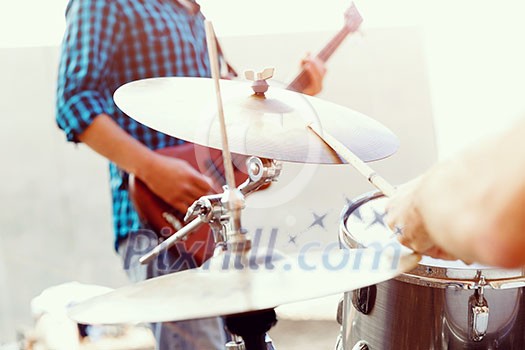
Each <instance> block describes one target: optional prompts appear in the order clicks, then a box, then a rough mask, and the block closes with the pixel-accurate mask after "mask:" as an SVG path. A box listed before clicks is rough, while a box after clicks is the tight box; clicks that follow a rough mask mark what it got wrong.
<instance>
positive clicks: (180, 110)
mask: <svg viewBox="0 0 525 350" xmlns="http://www.w3.org/2000/svg"><path fill="white" fill-rule="evenodd" d="M220 85H221V94H222V99H223V103H224V112H225V119H226V125H227V132H228V138H229V145H230V150H231V152H234V153H239V154H244V155H250V156H258V157H262V158H269V159H275V160H283V161H290V162H301V163H320V164H322V163H326V164H331V163H340V162H341V161H340V159H339V158H338V157H337V156H336V155H335V154H334V152H333V151H332V150H331V149H330V147H328V146H326V145H325V144H324V143H323V142H322V141H321V140H320V139H319V138H318V137H317V136H315V135H313V134H312V133H311V132H310V131H309V130H307V128H306V126H307V125H309V124H311V123H314V124H315V125H318V126H319V127H320V128H321V129H324V130H326V131H328V132H329V133H330V134H331V135H333V136H334V137H336V138H337V139H338V140H340V141H341V142H342V143H343V144H344V145H345V146H346V147H348V148H349V149H350V150H351V151H352V152H354V153H355V154H356V155H357V156H358V157H359V158H360V159H362V160H363V161H372V160H377V159H381V158H385V157H388V156H390V155H392V154H393V153H394V152H395V151H396V150H397V148H398V146H399V142H398V139H397V137H396V136H395V135H394V134H393V133H392V132H391V131H390V130H389V129H387V128H386V127H385V126H383V125H381V124H380V123H378V122H377V121H375V120H373V119H371V118H369V117H367V116H365V115H363V114H361V113H359V112H356V111H353V110H351V109H349V108H346V107H342V106H339V105H337V104H334V103H331V102H328V101H324V100H321V99H319V98H315V97H311V96H306V95H303V94H300V93H297V92H293V91H289V90H286V89H282V88H277V87H274V86H271V87H270V89H269V90H268V92H266V98H261V97H257V96H254V95H253V91H252V89H251V86H250V84H249V83H248V82H239V81H229V80H221V82H220ZM114 99H115V103H116V104H117V106H118V107H119V108H120V109H121V110H122V111H123V112H124V113H126V114H127V115H129V116H130V117H132V118H134V119H136V120H137V121H139V122H140V123H142V124H145V125H147V126H149V127H151V128H153V129H155V130H158V131H161V132H163V133H166V134H168V135H171V136H174V137H177V138H179V139H183V140H186V141H189V142H193V143H196V144H199V145H203V146H208V147H211V148H217V149H222V145H221V136H220V126H219V120H218V116H217V104H216V92H215V90H214V85H213V81H212V80H211V79H208V78H185V77H166V78H151V79H144V80H138V81H134V82H131V83H128V84H125V85H123V86H121V87H120V88H119V89H117V91H116V92H115V95H114Z"/></svg>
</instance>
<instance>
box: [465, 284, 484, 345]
mask: <svg viewBox="0 0 525 350" xmlns="http://www.w3.org/2000/svg"><path fill="white" fill-rule="evenodd" d="M486 284H487V283H486V281H485V277H483V276H481V277H480V281H479V283H478V285H479V287H478V288H476V290H475V291H474V294H473V295H472V296H471V297H470V298H469V308H468V309H469V329H470V332H471V334H470V338H471V339H472V340H473V341H481V340H483V338H484V337H485V335H486V334H487V330H488V326H489V305H488V303H487V300H486V299H485V297H484V296H483V289H484V287H485V285H486Z"/></svg>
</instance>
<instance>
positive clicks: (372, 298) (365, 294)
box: [352, 285, 377, 315]
mask: <svg viewBox="0 0 525 350" xmlns="http://www.w3.org/2000/svg"><path fill="white" fill-rule="evenodd" d="M376 294H377V287H376V285H371V286H368V287H364V288H359V289H356V290H354V291H353V292H352V305H354V307H355V309H356V310H357V311H359V312H360V313H362V314H363V315H368V314H370V313H371V312H372V309H373V308H374V305H375V302H376Z"/></svg>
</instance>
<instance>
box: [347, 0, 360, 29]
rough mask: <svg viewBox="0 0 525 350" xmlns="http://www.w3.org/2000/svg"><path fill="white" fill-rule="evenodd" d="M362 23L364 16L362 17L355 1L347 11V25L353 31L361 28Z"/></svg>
mask: <svg viewBox="0 0 525 350" xmlns="http://www.w3.org/2000/svg"><path fill="white" fill-rule="evenodd" d="M361 23H363V17H361V14H360V13H359V10H358V9H357V7H356V6H355V3H354V2H352V5H350V7H349V8H348V9H347V10H346V11H345V26H346V27H347V28H348V29H349V30H350V32H351V33H353V32H355V31H356V30H358V29H359V26H360V25H361Z"/></svg>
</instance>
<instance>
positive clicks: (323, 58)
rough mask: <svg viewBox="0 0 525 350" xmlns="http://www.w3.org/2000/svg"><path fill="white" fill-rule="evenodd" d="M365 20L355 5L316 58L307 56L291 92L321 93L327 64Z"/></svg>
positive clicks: (291, 84)
mask: <svg viewBox="0 0 525 350" xmlns="http://www.w3.org/2000/svg"><path fill="white" fill-rule="evenodd" d="M362 22H363V18H362V17H361V14H360V13H359V11H358V10H357V8H356V6H355V4H354V3H352V5H351V6H350V7H349V8H348V9H347V10H346V12H345V23H344V25H343V27H342V28H341V29H340V30H339V32H337V33H336V34H335V36H334V37H333V38H332V39H331V40H330V41H329V42H328V43H327V44H326V45H325V46H324V47H323V48H322V49H321V51H319V53H318V54H317V55H316V56H315V57H311V56H310V55H307V56H306V57H305V58H304V59H303V61H302V63H301V68H302V69H301V72H300V73H299V74H298V75H297V76H296V77H295V79H294V80H293V81H292V82H291V83H290V84H289V85H288V87H287V88H288V89H289V90H293V91H297V92H302V93H305V94H308V95H316V94H318V93H319V92H321V89H322V82H323V78H324V74H325V72H326V69H325V67H324V65H325V63H326V62H327V61H328V59H330V57H332V55H333V53H334V52H335V51H336V50H337V48H338V47H339V46H340V45H341V44H342V43H343V41H344V40H345V39H346V37H347V36H348V35H349V34H351V33H354V32H356V31H357V30H358V29H359V27H360V26H361V23H362Z"/></svg>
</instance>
